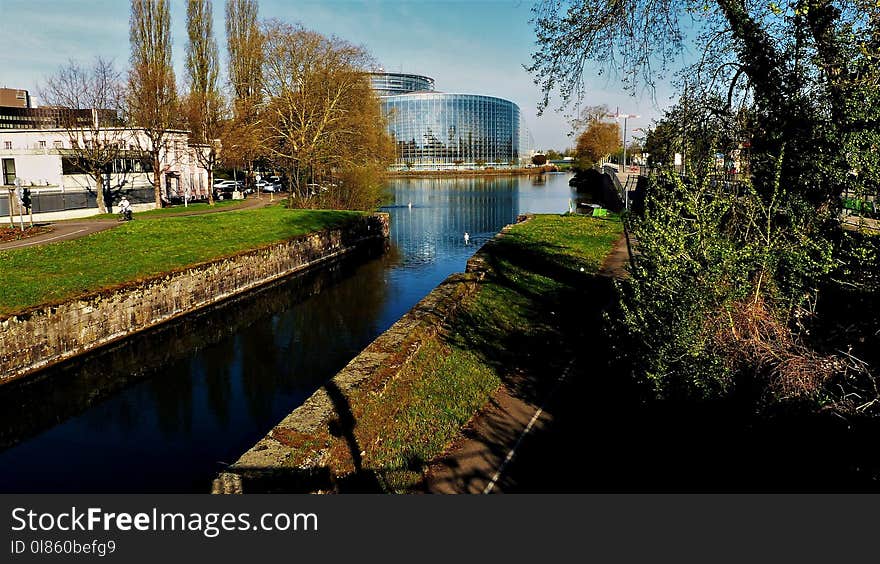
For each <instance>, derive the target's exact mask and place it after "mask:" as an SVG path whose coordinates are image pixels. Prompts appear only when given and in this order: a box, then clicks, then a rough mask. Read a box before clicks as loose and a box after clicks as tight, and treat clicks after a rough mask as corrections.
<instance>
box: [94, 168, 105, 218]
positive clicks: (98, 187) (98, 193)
mask: <svg viewBox="0 0 880 564" xmlns="http://www.w3.org/2000/svg"><path fill="white" fill-rule="evenodd" d="M92 178H94V179H95V200H97V202H98V211H99V212H101V213H107V203H106V202H105V201H104V173H103V172H101V171H100V170H99V171H97V173H93V174H92Z"/></svg>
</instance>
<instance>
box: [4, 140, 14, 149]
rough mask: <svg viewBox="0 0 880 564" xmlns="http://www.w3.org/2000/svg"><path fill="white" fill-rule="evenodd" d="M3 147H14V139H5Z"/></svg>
mask: <svg viewBox="0 0 880 564" xmlns="http://www.w3.org/2000/svg"><path fill="white" fill-rule="evenodd" d="M3 148H4V149H11V148H12V141H4V142H3Z"/></svg>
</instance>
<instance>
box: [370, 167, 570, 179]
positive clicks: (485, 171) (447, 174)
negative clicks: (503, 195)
mask: <svg viewBox="0 0 880 564" xmlns="http://www.w3.org/2000/svg"><path fill="white" fill-rule="evenodd" d="M546 172H559V169H558V168H557V167H556V166H554V165H545V166H535V167H521V168H481V169H475V170H470V169H467V170H466V169H449V170H396V171H388V172H386V173H385V174H386V177H387V178H455V177H460V176H464V177H471V176H523V175H536V174H544V173H546Z"/></svg>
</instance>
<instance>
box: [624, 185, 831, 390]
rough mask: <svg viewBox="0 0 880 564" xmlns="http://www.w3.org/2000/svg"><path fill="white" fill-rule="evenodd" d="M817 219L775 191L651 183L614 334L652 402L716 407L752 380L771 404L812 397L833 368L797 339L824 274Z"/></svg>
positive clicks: (824, 244)
mask: <svg viewBox="0 0 880 564" xmlns="http://www.w3.org/2000/svg"><path fill="white" fill-rule="evenodd" d="M817 222H818V218H816V217H813V216H811V215H809V214H805V213H802V212H800V211H799V208H798V207H797V206H796V205H794V200H793V199H790V198H787V195H786V192H785V190H783V189H782V188H780V187H779V186H778V183H777V187H776V189H775V192H774V194H773V195H772V197H771V198H769V203H767V199H765V198H762V197H760V196H759V195H757V194H756V193H755V192H754V191H753V190H752V189H751V188H750V187H749V186H748V185H740V186H738V187H737V190H733V189H731V187H730V185H726V184H722V183H718V184H715V185H713V183H712V182H711V181H710V180H709V177H708V175H706V176H703V177H702V179H700V180H698V181H696V182H692V183H686V182H684V181H683V180H682V179H681V178H680V177H678V176H677V175H675V174H673V173H672V172H669V171H667V172H663V173H660V174H658V175H656V176H654V177H653V178H652V179H651V185H650V188H649V190H648V196H647V199H646V206H645V213H644V215H643V216H642V217H641V218H637V219H634V218H631V220H630V223H631V227H632V231H633V234H634V236H635V239H636V241H637V256H636V260H635V266H634V268H633V269H632V273H631V274H632V276H631V277H630V278H629V279H627V280H625V281H623V282H622V287H621V290H622V294H621V295H622V300H621V307H622V313H623V315H622V321H621V323H622V326H623V329H624V332H625V334H626V335H627V336H628V338H629V343H630V350H631V355H632V360H633V361H634V365H635V367H636V369H637V371H638V372H639V373H640V374H641V376H643V377H644V378H646V379H647V380H648V381H649V382H651V383H652V384H653V386H654V388H655V389H656V391H657V393H658V394H660V395H661V396H673V397H699V398H707V397H717V396H719V395H724V394H727V393H730V392H731V391H732V390H733V389H734V388H735V386H736V384H738V383H740V382H742V381H743V379H745V380H748V381H755V382H757V383H758V387H759V389H761V390H769V391H770V392H771V393H772V394H773V395H774V396H775V397H777V398H782V397H799V396H811V397H812V396H816V394H818V393H819V390H820V388H821V384H822V382H824V380H825V379H826V378H827V377H829V376H830V374H831V373H832V372H833V371H834V370H835V369H836V365H835V364H834V362H835V360H834V359H833V358H829V357H825V356H822V355H818V354H815V353H813V352H811V351H809V350H808V349H807V348H806V347H804V346H803V345H802V344H801V340H800V338H799V336H798V334H797V330H796V329H797V327H798V326H799V325H798V323H799V320H801V319H802V318H803V317H804V316H806V315H808V314H809V311H810V310H809V307H808V306H809V304H811V303H814V302H815V298H816V296H815V294H816V290H815V289H816V288H818V282H819V280H820V279H822V278H823V277H824V276H825V275H827V273H828V272H829V271H830V269H831V267H832V265H833V263H832V260H831V248H832V247H831V244H830V242H828V241H827V240H826V238H825V237H823V236H822V232H821V231H820V230H819V229H817V225H816V223H817Z"/></svg>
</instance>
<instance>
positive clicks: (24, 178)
mask: <svg viewBox="0 0 880 564" xmlns="http://www.w3.org/2000/svg"><path fill="white" fill-rule="evenodd" d="M100 131H101V134H102V139H103V140H104V141H105V142H106V141H108V140H112V142H113V143H116V144H118V145H119V147H120V151H119V158H117V159H116V161H115V162H114V163H113V164H112V166H111V167H108V173H107V176H106V178H105V188H107V187H109V192H110V200H118V199H120V198H121V196H122V195H125V196H126V197H127V198H128V199H129V200H130V201H132V202H133V203H134V204H136V205H139V207H141V208H148V207H154V206H155V192H154V189H153V173H152V163H151V162H150V160H149V158H148V156H147V155H146V154H145V153H144V150H143V149H144V148H149V141H148V140H147V138H146V136H145V135H144V132H143V130H141V129H132V128H126V129H123V128H102V129H101V130H100ZM86 135H88V132H86ZM104 136H106V137H104ZM73 142H74V139H73V138H72V137H71V135H70V132H68V131H67V130H66V129H0V174H2V176H0V181H2V184H3V185H4V187H5V188H7V190H0V217H2V216H4V215H6V214H8V213H9V208H8V198H9V194H10V192H9V189H11V188H13V187H14V185H15V179H16V178H18V179H19V181H20V183H21V185H22V186H23V187H25V188H29V189H30V191H31V200H32V202H33V204H32V206H33V211H34V214H37V215H40V216H41V217H43V218H47V219H51V218H53V217H84V216H87V215H93V214H96V213H98V211H97V203H96V201H95V182H94V179H92V178H91V177H90V176H89V175H87V174H84V173H83V172H82V171H81V170H79V169H78V168H76V166H75V163H74V162H73V161H72V160H71V159H70V158H69V156H67V155H69V154H70V153H71V151H70V149H71V144H72V143H73ZM76 142H78V143H86V144H87V143H90V142H91V140H90V139H80V140H77V141H76ZM197 150H201V149H200V148H198V147H191V146H190V145H189V143H188V141H187V132H185V131H173V132H170V133H169V135H168V136H167V143H165V146H164V147H163V148H162V150H160V167H161V168H160V172H161V174H160V193H161V195H162V198H163V200H167V201H171V202H173V201H177V200H179V201H182V200H183V199H184V198H186V199H188V200H200V199H206V198H207V197H208V190H210V189H211V187H210V186H208V173H207V171H206V170H205V168H204V167H202V166H201V165H200V164H199V159H198V158H197V154H196V152H195V151H197ZM108 203H111V204H112V201H111V202H108ZM42 214H51V215H45V216H44V215H42Z"/></svg>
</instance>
